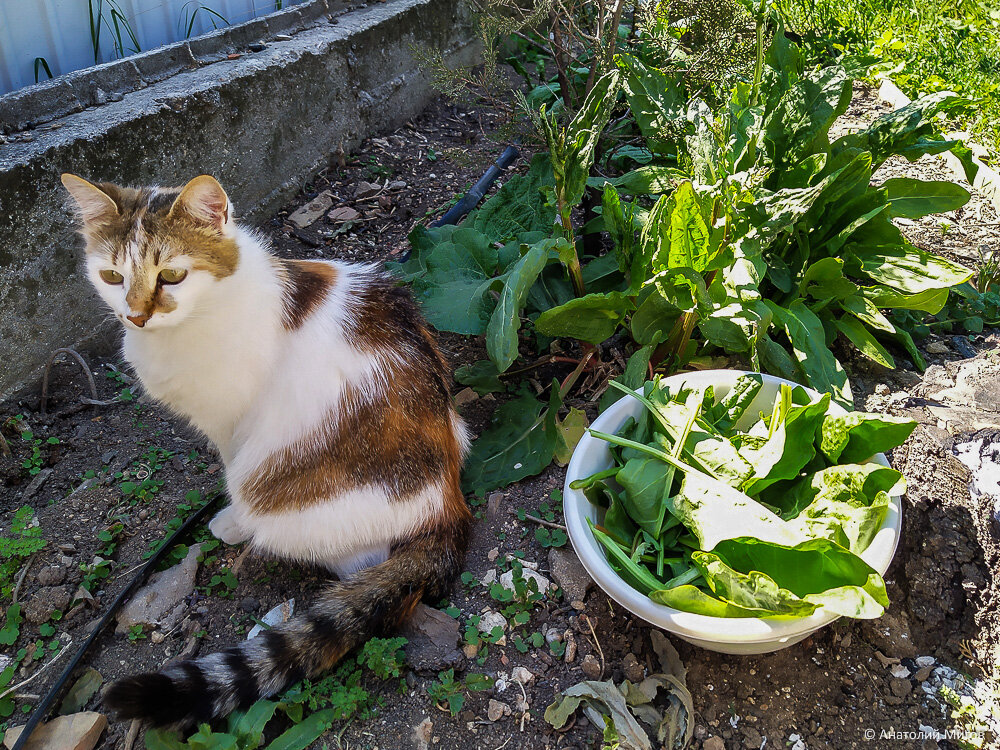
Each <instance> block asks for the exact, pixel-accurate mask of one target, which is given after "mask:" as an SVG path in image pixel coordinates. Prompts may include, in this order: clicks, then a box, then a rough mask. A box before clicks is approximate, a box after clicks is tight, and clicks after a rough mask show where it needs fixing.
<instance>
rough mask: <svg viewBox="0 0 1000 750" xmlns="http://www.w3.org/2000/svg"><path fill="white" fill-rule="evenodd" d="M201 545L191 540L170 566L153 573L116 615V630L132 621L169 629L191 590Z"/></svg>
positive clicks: (146, 625)
mask: <svg viewBox="0 0 1000 750" xmlns="http://www.w3.org/2000/svg"><path fill="white" fill-rule="evenodd" d="M200 554H201V545H200V544H194V545H192V546H191V548H190V549H189V550H188V553H187V557H185V558H184V559H183V560H182V561H181V562H179V563H178V564H177V565H174V566H173V567H172V568H168V569H167V570H164V571H161V572H159V573H154V574H153V575H152V576H150V578H149V583H147V584H146V585H145V586H143V587H142V588H141V589H139V591H138V593H137V594H136V595H135V596H133V597H132V599H131V601H129V603H128V604H126V605H125V606H124V607H123V608H122V610H121V611H120V612H119V613H118V615H117V620H118V632H120V633H123V632H125V631H127V630H128V629H129V628H131V627H133V626H135V625H142V626H144V627H150V628H155V627H161V628H162V629H164V630H170V629H172V628H173V626H174V625H176V624H177V623H179V622H180V621H181V618H182V617H183V616H184V610H185V604H184V599H185V597H187V596H189V595H190V594H191V592H192V591H194V582H195V576H196V575H197V574H198V556H199V555H200Z"/></svg>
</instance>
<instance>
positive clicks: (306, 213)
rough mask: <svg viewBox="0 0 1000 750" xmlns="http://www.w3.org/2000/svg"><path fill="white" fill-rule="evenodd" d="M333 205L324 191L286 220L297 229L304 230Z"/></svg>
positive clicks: (330, 198) (331, 197)
mask: <svg viewBox="0 0 1000 750" xmlns="http://www.w3.org/2000/svg"><path fill="white" fill-rule="evenodd" d="M332 205H333V196H332V195H331V194H330V191H328V190H326V191H323V192H322V193H320V194H319V195H317V196H316V197H315V198H313V199H312V200H311V201H309V202H308V203H307V204H306V205H304V206H302V207H301V208H298V209H296V210H295V211H294V212H293V213H292V215H291V216H289V217H288V220H289V221H290V222H292V224H294V225H295V226H297V227H298V228H299V229H305V228H306V227H308V226H310V225H311V224H313V223H315V221H316V219H318V218H319V217H320V216H322V215H323V214H325V213H326V212H327V211H329V210H330V206H332Z"/></svg>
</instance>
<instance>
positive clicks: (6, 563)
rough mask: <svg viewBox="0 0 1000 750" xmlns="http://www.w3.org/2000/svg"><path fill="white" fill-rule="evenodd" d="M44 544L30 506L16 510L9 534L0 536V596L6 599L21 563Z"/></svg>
mask: <svg viewBox="0 0 1000 750" xmlns="http://www.w3.org/2000/svg"><path fill="white" fill-rule="evenodd" d="M45 545H46V541H45V540H44V539H42V530H41V528H39V526H38V524H37V522H36V521H35V511H34V510H32V508H31V506H28V505H25V506H22V507H21V508H19V509H18V510H16V511H15V512H14V517H13V518H12V519H11V523H10V535H9V536H4V537H0V596H2V597H3V598H4V599H6V598H7V597H9V596H10V595H11V592H12V591H13V590H14V584H15V580H16V578H17V574H18V573H19V572H20V570H21V565H22V564H23V563H24V561H25V560H27V559H28V558H29V557H31V556H32V555H33V554H35V553H36V552H38V551H39V550H41V549H43V548H44V547H45Z"/></svg>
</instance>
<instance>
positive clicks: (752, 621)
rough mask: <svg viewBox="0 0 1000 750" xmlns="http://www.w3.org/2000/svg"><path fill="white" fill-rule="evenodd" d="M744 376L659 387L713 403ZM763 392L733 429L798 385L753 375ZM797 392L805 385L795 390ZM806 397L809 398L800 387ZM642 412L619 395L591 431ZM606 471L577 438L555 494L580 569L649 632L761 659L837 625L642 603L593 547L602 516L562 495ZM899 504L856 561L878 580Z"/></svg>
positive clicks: (598, 455) (597, 445)
mask: <svg viewBox="0 0 1000 750" xmlns="http://www.w3.org/2000/svg"><path fill="white" fill-rule="evenodd" d="M745 374H747V373H744V372H740V371H738V370H707V371H703V372H697V373H684V374H682V375H674V376H672V377H669V378H664V379H663V380H662V381H661V382H662V383H663V384H664V385H665V386H667V387H669V388H670V389H671V390H672V391H673V390H676V389H677V388H679V387H680V386H681V384H683V383H686V384H688V385H689V386H692V387H694V388H705V387H706V386H709V385H711V386H714V388H715V397H716V398H717V399H721V398H723V397H725V395H726V394H727V393H729V390H730V389H731V388H732V386H733V384H734V383H735V382H736V380H737V379H738V378H739V377H740V376H741V375H745ZM761 377H762V378H763V379H764V387H763V388H761V390H760V393H758V394H757V397H756V398H755V399H754V401H753V403H752V404H751V405H750V407H749V408H748V409H747V411H746V418H745V419H744V420H743V421H741V422H740V423H738V424H737V427H739V428H741V429H748V428H749V427H750V426H751V424H752V423H753V422H754V421H756V419H757V416H758V414H759V413H760V412H764V413H770V411H771V409H772V408H773V406H774V399H775V396H776V395H777V393H778V390H779V389H780V386H781V384H782V383H788V384H789V385H793V386H794V385H798V384H797V383H792V382H791V381H788V380H784V379H782V378H776V377H773V376H771V375H761ZM802 387H803V388H804V387H805V386H802ZM806 391H807V392H809V393H810V394H811V395H813V396H815V395H817V393H816V391H814V390H812V389H811V388H806ZM832 408H833V411H834V412H839V413H846V410H845V409H843V408H841V407H840V406H837V405H834V406H833V407H832ZM643 409H645V407H644V406H643V405H642V404H641V403H640V402H639V401H638V400H636V399H634V398H632V397H631V396H627V395H626V396H624V397H623V398H621V399H619V400H618V401H617V402H615V403H614V404H613V405H612V406H611V407H610V408H609V409H608V410H607V411H605V412H604V413H603V414H602V415H601V416H600V417H598V418H597V419H596V420H595V421H594V423H593V424H592V425H591V428H593V429H595V430H598V431H600V432H608V433H615V432H617V431H618V430H619V429H621V427H622V425H623V424H625V421H626V420H627V419H628V418H629V417H638V416H639V414H641V413H642V410H643ZM870 462H875V463H879V464H882V465H883V466H888V465H889V462H888V461H887V460H886V458H885V455H883V454H881V453H879V454H878V455H876V456H873V457H872V458H871V459H869V463H870ZM611 465H612V459H611V451H610V450H609V449H608V443H607V442H605V441H604V440H600V439H598V438H595V437H593V436H592V435H590V434H589V433H586V434H584V436H583V439H581V440H580V443H579V444H578V445H577V446H576V450H575V451H574V452H573V457H572V458H571V459H570V462H569V467H568V468H567V471H566V486H565V488H564V492H563V511H564V515H565V518H566V528H567V530H568V531H569V538H570V539H571V540H572V542H573V548H574V549H575V550H576V554H577V555H578V556H579V558H580V562H582V563H583V566H584V567H585V568H586V569H587V572H588V573H590V576H591V577H592V578H593V579H594V580H595V581H596V582H597V585H598V586H600V587H601V588H602V589H604V591H605V593H606V594H607V595H608V596H610V597H611V598H612V599H614V600H615V601H616V602H618V603H619V604H620V605H622V606H623V607H625V608H626V609H629V610H631V611H632V612H633V613H635V614H637V615H638V616H639V617H641V618H642V619H644V620H646V621H647V622H650V623H652V624H653V625H657V626H659V627H661V628H663V629H664V630H667V631H669V632H671V633H673V634H674V635H677V636H679V637H680V638H683V639H684V640H685V641H687V642H688V643H693V644H694V645H696V646H701V647H702V648H707V649H709V650H711V651H721V652H722V653H725V654H766V653H768V652H771V651H778V650H779V649H782V648H785V647H787V646H791V645H792V644H793V643H798V642H799V641H801V640H802V639H803V638H805V637H806V636H807V635H809V634H810V633H812V632H814V631H816V630H819V629H820V628H821V627H823V626H824V625H828V624H829V623H831V622H833V621H834V620H835V619H837V617H838V615H835V614H831V613H829V612H827V611H825V610H824V609H822V608H820V609H818V610H816V611H815V612H814V613H813V614H812V615H810V616H809V617H802V618H797V619H787V618H783V619H777V618H727V617H710V616H708V615H696V614H692V613H690V612H681V611H680V610H676V609H673V608H672V607H667V606H664V605H662V604H657V603H656V602H654V601H653V600H652V599H650V598H649V597H647V596H644V595H643V594H641V593H640V592H638V591H636V590H635V589H634V588H632V587H631V586H629V585H628V584H627V583H626V582H625V581H624V580H622V579H621V578H620V577H619V576H618V574H617V573H615V571H614V570H612V568H611V566H610V565H609V564H608V561H607V558H606V557H605V555H604V548H603V547H602V546H601V545H600V543H599V542H598V541H597V539H595V538H594V534H593V533H592V532H591V530H590V526H589V525H588V524H587V519H588V518H589V519H591V520H592V521H594V523H598V521H599V520H600V519H603V516H604V510H603V509H602V508H598V507H597V506H595V505H593V504H591V502H590V501H589V500H587V498H586V497H585V496H584V494H583V492H581V491H580V490H574V489H571V488H570V486H569V485H570V482H572V481H574V480H576V479H582V478H584V477H588V476H590V475H591V474H593V473H595V472H597V471H601V470H603V469H607V468H610V467H611ZM901 500H902V497H900V496H898V495H894V496H891V497H890V498H889V508H888V511H887V512H886V517H885V522H884V523H883V525H882V528H881V529H880V530H879V531H878V533H877V534H876V535H875V538H874V539H873V540H872V543H871V545H870V546H869V547H868V549H866V550H865V551H864V552H863V553H862V554H861V557H862V558H863V559H864V561H865V562H867V563H868V564H869V565H871V566H872V567H873V568H874V569H875V570H877V571H878V572H879V573H880V574H882V575H885V571H886V570H887V569H888V567H889V563H890V562H891V561H892V556H893V555H894V554H895V552H896V546H897V544H898V543H899V534H900V531H901V529H902V525H903V519H902V515H901Z"/></svg>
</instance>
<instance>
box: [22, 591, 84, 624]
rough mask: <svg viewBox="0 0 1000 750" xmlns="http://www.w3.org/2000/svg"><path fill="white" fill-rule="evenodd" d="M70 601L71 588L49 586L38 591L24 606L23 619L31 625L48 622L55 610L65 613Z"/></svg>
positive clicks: (71, 597) (71, 596)
mask: <svg viewBox="0 0 1000 750" xmlns="http://www.w3.org/2000/svg"><path fill="white" fill-rule="evenodd" d="M72 599H73V587H72V586H50V587H48V588H44V589H39V590H38V591H36V592H35V595H34V596H32V597H31V599H29V600H28V602H27V604H25V605H24V619H25V620H27V621H28V622H29V623H31V624H32V625H40V624H41V623H43V622H48V620H49V618H51V617H52V615H53V614H55V611H56V610H59V611H60V612H65V611H66V608H67V607H69V603H70V601H72Z"/></svg>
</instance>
